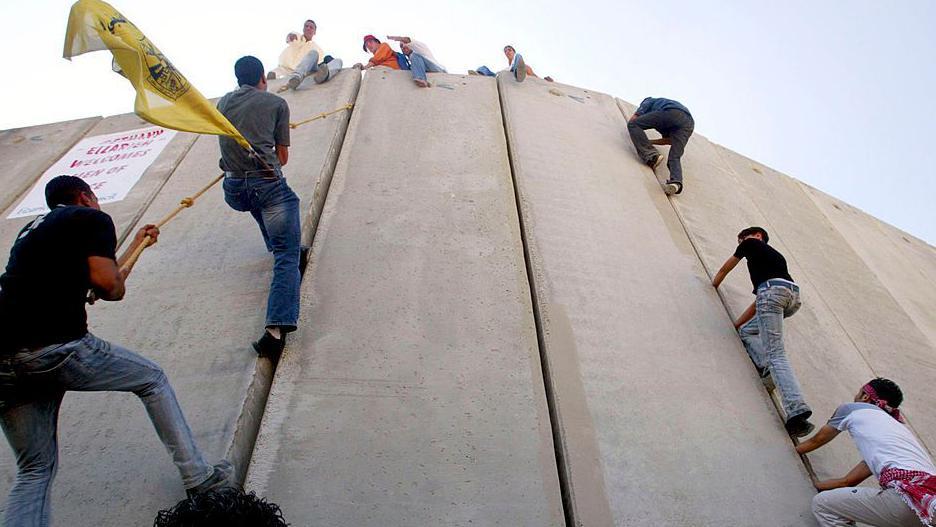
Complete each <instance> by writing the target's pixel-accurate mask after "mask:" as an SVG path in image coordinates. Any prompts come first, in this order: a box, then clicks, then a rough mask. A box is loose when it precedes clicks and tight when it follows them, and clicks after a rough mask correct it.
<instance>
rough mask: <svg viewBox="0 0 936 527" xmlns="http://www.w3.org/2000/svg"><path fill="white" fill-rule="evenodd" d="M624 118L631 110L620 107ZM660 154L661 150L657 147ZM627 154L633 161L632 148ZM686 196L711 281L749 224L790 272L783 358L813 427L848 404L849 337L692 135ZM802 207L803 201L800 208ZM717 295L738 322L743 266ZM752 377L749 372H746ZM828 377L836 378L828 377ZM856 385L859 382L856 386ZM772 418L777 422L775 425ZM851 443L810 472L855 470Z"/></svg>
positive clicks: (862, 369) (747, 289)
mask: <svg viewBox="0 0 936 527" xmlns="http://www.w3.org/2000/svg"><path fill="white" fill-rule="evenodd" d="M625 114H626V115H630V109H628V108H625ZM661 150H662V151H663V152H664V153H667V152H666V151H667V150H668V149H666V148H663V149H661ZM628 151H629V152H630V154H631V155H632V156H634V157H636V153H634V150H633V146H631V145H628ZM657 171H658V174H657V176H658V178H659V179H660V180H661V181H662V180H665V179H666V178H667V177H668V176H669V174H668V172H667V170H666V167H665V166H660V167H659V168H658V169H657ZM683 172H684V176H685V178H686V179H685V183H686V187H685V191H684V192H683V193H682V194H680V195H679V196H678V197H676V198H673V199H672V200H671V203H672V205H673V206H674V208H675V210H676V211H677V213H678V215H679V217H680V221H681V222H682V224H683V226H684V228H685V231H686V232H687V233H688V234H689V238H690V240H691V241H692V243H693V246H694V249H695V250H696V251H697V254H698V256H699V258H700V260H701V261H702V262H703V265H704V266H705V268H706V275H707V276H709V277H710V276H714V274H715V273H716V272H717V271H718V269H719V268H720V267H721V265H722V264H723V263H724V262H725V260H726V259H727V258H728V257H729V256H731V255H732V254H733V253H734V250H735V248H736V247H737V237H736V236H737V233H738V232H739V231H740V230H741V229H743V228H745V227H749V226H751V225H759V226H761V227H764V228H765V229H767V231H768V232H769V233H770V243H771V245H773V246H774V247H775V248H777V250H779V251H780V252H781V253H783V254H784V255H786V257H787V263H788V264H789V267H790V273H791V275H792V276H793V278H794V279H795V280H796V281H797V282H798V283H799V284H800V285H801V286H803V294H802V299H803V306H802V307H801V308H800V310H799V312H797V313H796V315H794V316H793V317H792V318H789V319H787V320H786V323H785V324H784V339H785V343H786V349H787V354H788V356H789V357H790V361H791V362H792V364H793V368H794V370H795V371H796V374H797V377H798V378H799V380H800V383H801V384H802V387H803V392H804V394H805V396H806V401H807V402H808V403H809V404H810V405H811V406H812V408H813V411H814V418H813V421H814V422H815V423H816V424H820V423H822V422H824V420H825V419H827V418H828V416H829V415H831V412H832V411H833V410H834V409H835V407H836V406H837V405H838V404H841V403H842V402H844V401H848V400H850V399H851V398H852V397H853V396H854V392H856V391H857V386H855V382H859V381H856V380H857V379H865V380H867V378H870V375H871V374H872V372H871V369H870V368H869V367H868V365H867V363H866V362H865V361H863V360H861V357H860V356H859V355H857V354H856V353H855V349H854V346H852V344H851V342H850V341H849V338H848V334H847V333H846V332H845V330H844V329H843V328H842V327H841V325H840V324H839V323H838V321H837V320H836V318H835V315H834V313H832V311H831V310H830V309H829V308H828V306H827V305H826V304H825V303H824V302H822V300H821V299H820V298H818V297H816V296H815V295H814V294H813V286H812V283H811V282H810V281H809V280H808V278H809V277H808V276H807V275H806V274H805V272H804V271H803V269H802V268H801V267H800V263H799V260H798V258H797V257H796V254H795V253H794V251H793V249H792V248H791V247H790V246H788V245H787V243H786V237H785V236H784V233H783V230H784V229H781V228H779V227H780V226H778V225H775V224H774V223H773V222H771V221H770V220H769V219H768V218H766V217H765V216H764V214H763V212H762V211H761V210H760V209H759V208H758V207H757V205H756V204H755V203H754V202H753V201H752V199H751V197H750V196H749V195H748V193H747V192H746V188H745V187H744V186H742V185H741V184H739V183H738V181H737V179H738V176H737V175H736V173H735V172H734V170H733V169H732V168H731V167H730V165H729V164H728V163H727V162H726V161H724V160H723V158H722V156H721V155H720V154H719V151H718V150H717V147H716V146H715V145H713V144H711V143H710V142H709V141H708V140H706V139H705V138H704V137H703V136H701V135H698V134H695V135H693V137H692V138H691V139H690V141H689V145H688V146H687V148H686V153H685V156H684V157H683ZM800 205H805V203H800ZM720 291H721V296H722V298H723V300H724V302H725V305H726V306H727V308H728V310H729V312H730V313H731V316H732V318H737V317H738V316H740V314H741V313H742V312H743V311H744V310H745V309H746V308H747V307H748V306H749V305H750V304H751V303H752V302H753V301H754V295H753V294H752V293H751V281H750V277H749V275H748V272H747V268H746V264H742V265H740V266H738V267H737V268H736V269H735V271H733V272H732V273H731V274H730V275H729V276H728V279H727V280H725V282H724V283H723V284H722V286H721V288H720ZM750 368H751V370H750V371H752V372H753V366H752V365H751V366H750ZM830 372H835V375H830ZM859 386H860V384H859ZM780 420H781V418H780V417H778V418H777V421H778V422H780ZM857 455H858V454H857V451H856V450H855V449H854V447H853V446H852V444H851V442H850V441H836V442H835V443H832V444H831V445H829V446H827V447H825V448H824V449H823V450H821V451H819V452H816V453H815V454H812V455H810V460H811V461H812V464H813V466H814V468H815V469H816V470H817V471H818V472H819V474H820V475H822V476H830V475H836V476H838V475H843V474H844V472H843V473H842V474H838V472H840V471H841V470H842V469H843V468H844V469H845V470H847V469H848V468H851V466H853V465H854V459H855V457H856V456H857Z"/></svg>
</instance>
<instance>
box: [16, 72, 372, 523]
mask: <svg viewBox="0 0 936 527" xmlns="http://www.w3.org/2000/svg"><path fill="white" fill-rule="evenodd" d="M358 81H359V75H358V74H357V72H353V71H352V72H346V73H342V74H341V75H340V76H339V77H337V78H336V79H335V81H334V84H329V85H327V86H323V87H321V89H319V88H320V87H314V88H312V89H310V90H308V92H306V93H302V94H299V93H297V94H293V95H292V96H291V99H292V101H291V102H293V106H294V107H295V108H294V109H293V112H294V113H295V114H301V113H302V112H303V111H306V110H308V111H310V112H311V111H315V112H321V111H324V110H325V109H326V108H327V109H332V108H334V107H337V106H340V105H342V104H345V103H347V102H348V101H353V99H354V96H355V94H356V91H357V85H358ZM348 119H349V115H348V114H347V113H343V114H339V115H335V116H332V117H331V118H329V119H327V120H323V121H318V122H316V123H312V124H309V125H306V126H305V127H303V128H300V129H298V130H296V131H294V135H293V148H292V152H293V153H294V155H293V157H292V158H291V162H290V164H289V165H288V167H287V168H288V170H287V176H288V180H289V182H290V184H291V186H292V187H293V188H294V190H295V191H296V192H297V194H299V195H300V197H301V198H302V203H303V207H304V209H309V208H311V204H312V202H313V195H314V194H315V192H316V189H321V188H324V187H323V185H324V182H323V181H322V180H323V179H325V178H326V177H328V178H330V175H331V172H330V171H329V170H328V167H329V166H333V165H334V162H335V158H336V157H337V151H336V149H335V147H334V143H335V142H336V141H337V142H338V143H340V141H341V138H340V136H341V135H343V129H344V127H345V126H346V125H347V120H348ZM105 122H106V121H105ZM134 126H135V124H134ZM107 131H108V132H109V131H113V130H107ZM101 133H105V132H103V131H102V132H101ZM193 138H194V137H193ZM177 141H178V139H176V140H174V143H175V142H177ZM174 148H175V147H174V145H170V146H169V147H167V149H166V151H164V152H163V154H162V156H163V157H164V156H166V155H167V153H168V152H170V151H171V150H173V149H174ZM218 157H219V152H218V140H217V138H216V137H214V136H201V137H199V138H198V139H197V141H195V143H194V145H193V146H192V147H191V149H190V150H189V151H188V154H187V155H186V156H185V158H184V160H182V162H181V163H180V164H179V166H178V167H177V168H176V170H175V173H174V175H173V177H172V179H171V180H170V181H169V182H168V184H166V185H165V186H164V187H163V188H162V190H161V191H159V194H158V195H157V196H156V198H155V200H153V202H152V204H151V206H150V207H149V209H148V210H146V211H145V213H144V214H142V218H141V219H140V221H139V222H138V223H142V222H154V221H157V220H158V219H160V218H162V217H163V216H164V215H165V214H166V213H168V212H169V211H171V210H172V209H173V208H174V207H175V206H176V205H177V204H178V203H179V201H180V200H181V199H182V198H184V197H186V196H189V195H191V194H193V193H194V192H196V191H198V190H199V189H200V188H202V187H203V186H204V185H205V184H207V183H208V182H209V181H210V180H211V179H212V178H213V177H215V176H216V175H218V173H219V170H218ZM161 166H164V164H163V163H161V162H160V161H157V163H156V164H154V165H153V167H151V169H150V171H153V170H154V169H156V168H158V167H161ZM149 177H150V176H149V174H148V175H147V176H144V180H146V179H147V178H149ZM144 180H141V184H143V183H144ZM143 188H147V189H149V188H152V186H151V185H146V184H144V185H143V186H142V187H141V185H140V184H138V185H137V187H135V188H134V191H133V194H132V195H131V198H133V196H134V195H136V194H137V193H138V191H141V190H142V189H143ZM133 199H136V198H133ZM132 202H134V201H133V200H131V199H130V198H128V200H126V201H125V202H121V203H124V204H125V205H126V204H128V203H132ZM141 202H142V201H136V203H141ZM116 205H120V204H115V206H116ZM134 215H139V214H138V211H134V212H133V213H131V212H130V211H127V212H126V214H125V217H127V218H131V217H134ZM115 219H116V216H115ZM119 225H120V226H121V227H122V229H123V230H124V231H129V230H132V229H131V228H130V227H131V226H130V225H126V224H120V223H119ZM307 227H309V228H311V226H310V225H307ZM309 237H311V235H309ZM271 268H272V258H271V257H270V256H269V254H268V253H267V252H266V250H265V248H264V246H263V242H262V240H261V237H260V233H259V230H258V229H257V226H256V223H255V222H254V220H253V219H252V218H251V217H250V215H249V214H246V213H238V212H235V211H233V210H231V209H230V208H229V207H228V206H227V205H226V204H225V203H224V200H223V196H222V192H221V189H220V185H218V186H217V187H215V188H213V189H212V190H210V191H209V192H208V193H207V194H205V195H204V196H203V197H202V198H201V199H200V200H199V201H198V202H196V204H195V206H194V207H192V208H190V209H187V210H185V211H183V212H182V213H181V214H180V215H179V216H178V217H177V218H176V219H175V220H174V221H172V222H171V223H169V224H168V225H167V226H166V227H164V228H163V233H162V238H161V240H160V243H159V244H157V245H156V246H154V247H152V248H150V249H147V251H145V252H144V254H143V256H142V258H141V260H140V262H139V264H138V265H137V267H136V269H135V270H134V272H133V274H132V275H131V276H130V279H129V281H128V293H127V297H126V299H125V300H124V301H122V302H119V303H104V302H101V303H98V304H96V305H95V306H93V307H90V308H89V315H90V326H91V329H92V331H93V332H94V333H95V334H97V335H99V336H100V337H102V338H105V339H107V340H110V341H112V342H114V343H118V344H122V345H124V346H126V347H128V348H131V349H133V350H135V351H137V352H139V353H141V354H142V355H144V356H146V357H148V358H151V359H152V360H154V361H156V362H157V363H159V364H160V365H161V366H162V367H163V368H164V369H165V370H166V372H167V374H168V375H169V378H170V380H171V382H172V384H173V386H174V388H175V391H176V394H177V395H178V397H179V400H180V402H181V404H182V407H183V409H184V410H185V413H186V415H187V417H188V420H189V424H190V426H191V428H192V429H193V431H194V432H195V435H196V437H197V439H198V442H199V445H200V446H201V448H202V450H203V451H204V453H205V455H206V457H208V459H209V460H210V461H211V462H215V461H217V460H218V459H219V458H221V457H227V458H229V459H232V460H233V461H235V463H236V465H238V467H237V468H238V469H239V470H240V472H241V473H242V474H243V473H244V472H245V471H246V465H247V462H248V459H249V456H250V453H251V449H252V446H253V442H254V438H255V436H256V431H257V429H258V428H259V418H260V414H261V413H262V410H263V408H264V405H265V401H266V395H267V392H268V389H269V384H270V382H271V380H272V365H271V364H270V362H269V361H267V360H261V361H258V360H257V356H256V353H255V352H254V351H253V349H252V348H251V346H250V342H251V341H252V340H253V339H255V338H256V337H257V336H259V335H260V333H261V332H262V331H263V325H264V313H265V306H266V298H267V291H268V289H269V281H270V277H271ZM59 441H60V454H61V465H60V470H59V475H58V478H57V481H56V483H55V485H54V488H53V507H54V512H55V521H54V524H55V525H61V526H65V525H68V526H77V525H103V526H110V525H113V526H117V525H120V526H124V525H150V524H151V523H152V520H153V517H154V516H155V513H156V511H157V510H159V509H160V508H165V507H168V506H171V505H173V504H174V503H175V502H176V501H177V500H179V499H181V498H182V497H183V496H184V492H183V488H182V485H181V482H180V480H179V476H178V473H177V471H176V470H175V467H174V466H173V465H172V462H171V459H170V458H169V456H168V455H167V454H166V452H165V450H164V449H163V447H162V445H161V444H160V443H159V441H158V439H157V437H156V434H155V432H154V431H153V429H152V426H151V425H150V423H149V421H148V418H147V416H146V412H145V411H144V409H143V407H142V405H141V404H140V402H139V401H138V400H137V398H136V397H135V396H133V395H132V394H100V393H70V394H68V395H67V396H66V399H65V404H64V405H63V407H62V412H61V418H60V430H59ZM5 450H6V449H5ZM4 456H5V457H6V458H7V459H8V454H6V453H5V454H4ZM12 472H13V471H12V467H10V464H9V462H7V463H6V466H5V468H4V474H5V475H6V476H7V477H6V481H7V483H6V484H5V485H4V486H3V488H2V489H0V492H2V493H4V494H5V493H6V492H7V490H8V489H9V481H10V477H11V476H12Z"/></svg>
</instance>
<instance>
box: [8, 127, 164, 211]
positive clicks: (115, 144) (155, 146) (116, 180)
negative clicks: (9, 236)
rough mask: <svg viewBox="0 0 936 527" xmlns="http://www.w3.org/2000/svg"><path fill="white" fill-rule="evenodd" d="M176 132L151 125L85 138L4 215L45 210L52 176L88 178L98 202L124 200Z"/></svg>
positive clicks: (50, 168) (47, 209) (46, 172)
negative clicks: (46, 195) (46, 196)
mask: <svg viewBox="0 0 936 527" xmlns="http://www.w3.org/2000/svg"><path fill="white" fill-rule="evenodd" d="M175 134H176V132H175V130H167V129H165V128H161V127H158V126H152V127H149V128H141V129H139V130H128V131H126V132H117V133H115V134H107V135H97V136H94V137H85V138H84V139H82V140H81V141H78V144H76V145H75V146H73V147H72V149H71V150H69V151H68V153H67V154H65V155H64V156H63V157H62V158H61V159H59V160H58V161H56V162H55V164H54V165H52V166H51V167H49V169H48V170H46V171H45V173H44V174H43V175H42V177H41V178H39V181H37V182H36V184H35V185H33V188H32V189H31V190H30V191H29V193H28V194H26V197H25V198H23V201H21V202H20V203H19V205H17V206H16V208H14V209H13V212H12V213H11V214H10V215H9V216H7V218H22V217H24V216H34V215H37V214H45V213H46V212H48V211H49V208H48V207H46V202H45V186H46V183H48V182H49V180H51V179H52V178H54V177H55V176H62V175H68V176H78V177H80V178H81V179H83V180H85V181H87V182H88V185H90V186H91V190H93V191H94V194H95V195H96V196H97V198H98V201H99V202H100V203H111V202H114V201H120V200H122V199H124V198H126V197H127V194H128V193H129V192H130V189H132V188H133V185H136V182H137V181H139V180H140V176H142V175H143V173H144V172H146V169H147V168H149V166H150V165H151V164H153V161H155V160H156V158H157V157H159V154H160V152H162V151H163V148H166V145H168V144H169V141H171V140H172V138H173V137H174V136H175Z"/></svg>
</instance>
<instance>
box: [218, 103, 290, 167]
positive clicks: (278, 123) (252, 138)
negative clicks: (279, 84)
mask: <svg viewBox="0 0 936 527" xmlns="http://www.w3.org/2000/svg"><path fill="white" fill-rule="evenodd" d="M218 110H219V111H220V112H221V113H222V114H223V115H224V116H225V117H227V119H228V120H229V121H231V124H233V125H234V127H235V128H237V129H238V130H239V131H240V133H241V134H243V136H244V137H245V138H246V139H247V141H248V142H250V144H251V145H253V147H254V150H256V151H257V153H258V154H260V156H261V157H262V158H263V160H264V161H266V162H267V163H268V164H269V165H270V167H271V168H280V163H279V159H277V157H276V145H282V146H289V105H288V104H286V101H285V100H283V99H282V98H281V97H278V96H276V95H273V94H272V93H268V92H265V91H260V90H258V89H257V88H254V87H253V86H241V87H240V88H238V89H236V90H234V91H232V92H231V93H228V94H227V95H225V96H224V97H221V100H220V101H218ZM218 143H219V144H220V145H221V163H220V165H221V170H225V171H231V170H233V171H240V172H250V171H255V170H262V169H263V167H261V166H259V164H258V163H257V162H256V161H254V160H252V159H250V156H249V155H248V152H247V151H246V150H244V149H243V148H242V147H241V146H240V145H239V144H237V141H235V140H234V139H231V138H230V137H227V136H223V135H222V136H218Z"/></svg>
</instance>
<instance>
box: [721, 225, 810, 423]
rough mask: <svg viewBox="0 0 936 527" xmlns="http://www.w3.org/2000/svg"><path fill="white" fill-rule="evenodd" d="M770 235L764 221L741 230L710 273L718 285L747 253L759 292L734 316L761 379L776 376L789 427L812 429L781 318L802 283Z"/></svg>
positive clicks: (794, 304) (792, 307)
mask: <svg viewBox="0 0 936 527" xmlns="http://www.w3.org/2000/svg"><path fill="white" fill-rule="evenodd" d="M769 239H770V237H769V236H768V234H767V231H766V230H764V229H762V228H760V227H748V228H747V229H744V230H743V231H741V232H740V233H738V248H737V249H736V250H735V252H734V254H733V255H732V256H731V257H729V258H728V260H727V261H726V262H725V264H724V265H722V267H721V269H719V270H718V272H717V273H716V274H715V277H714V278H713V279H712V285H713V286H715V288H716V289H717V288H718V286H720V285H721V283H722V281H724V279H725V277H726V276H728V273H730V272H731V271H732V270H733V269H734V268H735V267H736V266H737V265H738V263H740V262H741V260H742V259H744V258H746V259H747V266H748V272H749V273H750V275H751V283H753V284H754V294H755V295H757V298H756V300H755V302H754V303H753V304H751V306H750V307H748V308H747V309H746V310H745V311H744V313H742V314H741V316H740V317H738V320H737V321H736V322H735V329H736V330H738V331H739V333H740V336H741V341H742V342H743V343H744V347H745V349H747V352H748V355H750V357H751V360H752V361H753V362H754V366H756V367H757V371H758V373H759V374H760V376H761V378H762V379H766V378H767V377H768V376H770V377H772V378H773V382H774V383H775V384H776V386H777V389H779V390H780V395H781V398H782V400H783V410H784V412H786V429H787V432H789V433H790V435H792V436H794V437H803V436H806V435H808V434H809V433H810V432H811V431H812V430H813V429H814V428H815V427H814V426H813V424H812V423H810V422H809V417H810V416H811V415H812V410H810V409H809V406H808V405H807V404H806V401H805V400H804V399H803V392H802V390H801V389H800V384H799V381H798V380H797V378H796V374H795V373H794V372H793V367H792V366H791V365H790V361H789V359H788V358H787V354H786V350H785V349H784V346H783V319H784V318H787V317H790V316H793V314H794V313H796V312H797V311H798V310H799V308H800V306H801V305H802V302H801V301H800V289H799V286H798V285H796V284H795V283H794V282H793V278H792V277H791V276H790V273H789V271H788V270H787V263H786V259H785V258H784V257H783V255H782V254H780V252H779V251H777V250H776V249H774V248H773V247H771V246H770V245H768V244H767V242H768V240H769Z"/></svg>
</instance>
